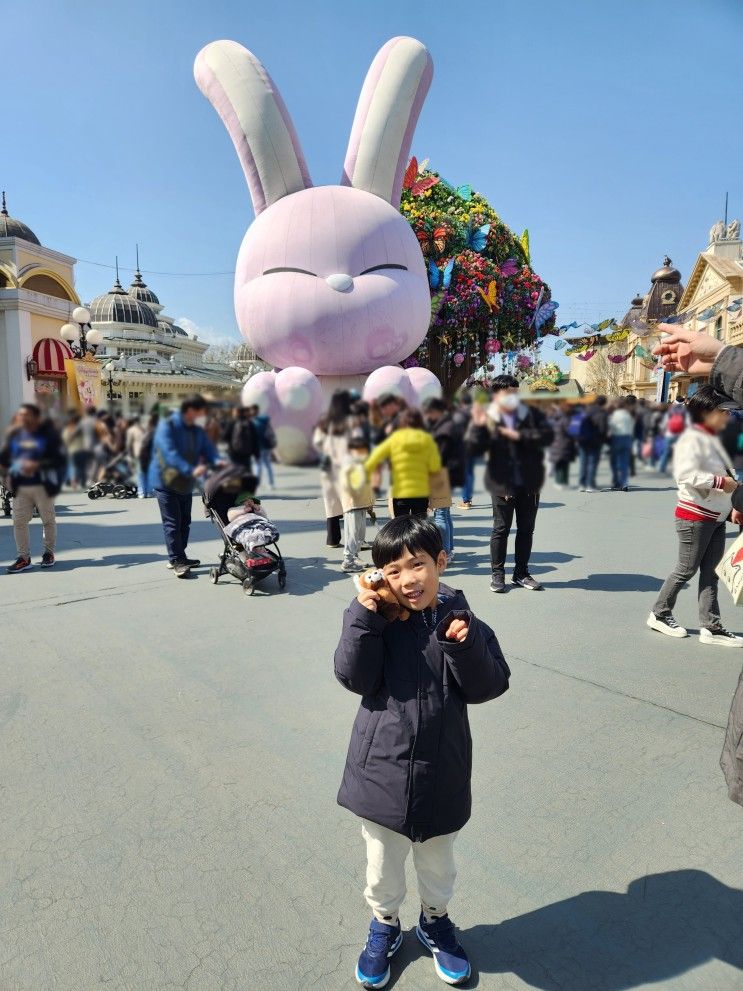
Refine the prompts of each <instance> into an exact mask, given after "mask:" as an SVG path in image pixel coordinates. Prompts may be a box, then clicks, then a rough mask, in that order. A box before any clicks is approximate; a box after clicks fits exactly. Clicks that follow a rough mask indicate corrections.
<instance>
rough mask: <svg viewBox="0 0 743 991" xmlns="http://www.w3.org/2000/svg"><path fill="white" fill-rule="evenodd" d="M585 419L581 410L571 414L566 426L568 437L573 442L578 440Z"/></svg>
mask: <svg viewBox="0 0 743 991" xmlns="http://www.w3.org/2000/svg"><path fill="white" fill-rule="evenodd" d="M585 418H586V414H585V413H584V412H583V411H582V410H579V411H578V412H577V413H573V415H572V416H571V417H570V421H569V422H568V426H567V435H568V437H572V438H573V440H578V439H579V438H580V436H581V433H582V431H583V421H584V420H585Z"/></svg>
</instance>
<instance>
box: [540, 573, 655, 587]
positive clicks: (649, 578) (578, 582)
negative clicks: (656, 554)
mask: <svg viewBox="0 0 743 991" xmlns="http://www.w3.org/2000/svg"><path fill="white" fill-rule="evenodd" d="M535 570H536V569H535ZM662 584H663V579H662V578H656V577H654V576H653V575H632V574H593V575H587V576H586V577H585V578H574V579H573V580H572V581H569V582H543V585H544V587H545V588H582V589H585V591H586V592H657V591H659V590H660V587H661V585H662Z"/></svg>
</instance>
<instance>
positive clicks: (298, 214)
mask: <svg viewBox="0 0 743 991" xmlns="http://www.w3.org/2000/svg"><path fill="white" fill-rule="evenodd" d="M194 75H195V77H196V82H197V84H198V86H199V88H200V89H201V91H202V92H203V93H204V95H205V96H206V97H207V98H208V99H209V100H210V101H211V103H212V104H213V106H214V108H215V109H216V111H217V113H218V114H219V115H220V117H221V118H222V120H223V121H224V124H225V126H226V127H227V130H228V132H229V134H230V137H231V138H232V141H233V143H234V145H235V148H236V150H237V154H238V157H239V159H240V162H241V164H242V167H243V171H244V172H245V177H246V179H247V182H248V187H249V189H250V195H251V198H252V200H253V207H254V209H255V214H256V219H255V221H254V222H253V224H252V225H251V226H250V227H249V228H248V231H247V233H246V235H245V238H244V239H243V243H242V246H241V248H240V253H239V255H238V259H237V268H236V272H235V311H236V314H237V322H238V325H239V327H240V330H241V332H242V334H243V336H244V337H245V339H246V340H247V341H248V342H249V344H250V345H251V347H253V349H254V350H255V351H256V352H257V354H258V355H260V357H261V358H263V359H264V360H265V361H267V362H269V363H270V364H272V365H274V366H276V367H277V368H279V369H283V371H281V372H279V373H278V374H277V375H273V373H269V375H268V377H266V376H261V377H260V378H258V376H256V378H258V381H256V382H254V383H253V380H249V381H248V383H247V384H246V386H245V389H244V392H243V401H244V402H246V403H248V402H258V405H261V406H263V407H264V408H268V407H270V410H271V413H272V419H273V422H274V425H275V428H276V434H277V438H278V446H279V453H280V455H281V457H282V459H283V460H285V461H288V462H292V463H300V462H302V461H306V460H308V459H309V458H310V457H311V456H312V454H313V452H312V451H311V446H310V441H309V438H310V435H311V432H312V428H313V426H314V423H315V420H316V419H317V418H318V416H319V413H320V412H321V410H322V407H323V405H324V404H325V403H326V402H327V395H328V393H329V392H330V391H332V388H335V387H338V386H339V385H343V384H346V385H355V386H359V385H361V384H363V381H364V378H365V376H366V375H367V374H368V373H369V372H374V371H375V370H376V369H380V368H382V366H390V365H394V364H395V363H396V362H399V361H402V360H403V359H404V358H406V357H407V356H408V355H409V354H411V353H412V352H413V351H414V350H415V349H416V348H417V347H418V345H419V344H420V343H421V341H422V340H423V338H424V337H425V334H426V331H427V330H428V324H429V320H430V313H431V299H430V293H429V289H428V279H427V274H426V269H425V264H424V261H423V255H422V253H421V250H420V247H419V245H418V241H417V239H416V237H415V235H414V234H413V232H412V230H411V229H410V226H409V224H408V223H407V221H406V220H405V219H404V218H403V217H402V216H401V215H400V213H399V209H398V208H399V205H400V195H401V191H402V182H403V174H404V170H405V166H406V163H407V160H408V155H409V153H410V145H411V141H412V138H413V131H414V129H415V124H416V121H417V120H418V115H419V114H420V110H421V107H422V105H423V100H424V99H425V96H426V93H427V92H428V88H429V86H430V84H431V78H432V75H433V65H432V62H431V57H430V55H429V54H428V52H427V50H426V49H425V48H424V46H423V45H422V44H421V43H420V42H419V41H416V40H415V39H414V38H393V39H392V40H391V41H388V42H387V44H386V45H385V46H384V47H383V48H382V49H381V50H380V51H379V53H378V54H377V56H376V58H375V59H374V61H373V63H372V65H371V68H370V69H369V72H368V74H367V77H366V80H365V82H364V86H363V89H362V91H361V96H360V98H359V103H358V106H357V108H356V116H355V119H354V122H353V127H352V130H351V138H350V142H349V145H348V151H347V153H346V161H345V165H344V169H343V175H342V178H341V185H338V186H313V185H312V180H311V179H310V175H309V172H308V170H307V165H306V163H305V160H304V156H303V154H302V150H301V148H300V145H299V140H298V138H297V135H296V133H295V131H294V127H293V125H292V122H291V119H290V117H289V113H288V111H287V109H286V106H285V105H284V101H283V100H282V98H281V95H280V94H279V91H278V90H277V89H276V86H275V85H274V83H273V81H272V79H271V77H270V76H269V75H268V73H267V72H266V70H265V68H264V67H263V65H261V63H260V62H259V61H258V59H257V58H256V57H255V56H254V55H253V54H252V53H251V52H249V51H247V50H246V49H245V48H243V47H242V46H241V45H238V44H237V43H236V42H234V41H215V42H213V43H212V44H210V45H207V46H206V48H204V49H202V51H201V52H199V54H198V56H197V57H196V63H195V66H194ZM400 371H401V372H402V370H400ZM310 373H311V374H310ZM402 374H403V375H405V374H406V373H405V372H402ZM272 375H273V377H271V376H272ZM282 377H283V383H284V388H283V390H282ZM313 379H314V381H315V383H316V385H311V384H310V383H311V381H312V380H313ZM294 382H298V383H301V384H300V385H299V386H297V387H296V388H294V387H292V388H288V385H289V384H290V383H294ZM251 383H253V384H251ZM427 388H428V389H429V390H430V382H427ZM411 389H412V395H413V396H416V395H417V390H416V389H415V388H413V386H412V384H411ZM371 391H373V390H370V389H369V388H368V387H367V388H366V389H365V395H367V396H368V395H370V392H371ZM303 404H304V405H303Z"/></svg>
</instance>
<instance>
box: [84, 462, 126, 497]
mask: <svg viewBox="0 0 743 991" xmlns="http://www.w3.org/2000/svg"><path fill="white" fill-rule="evenodd" d="M107 495H112V496H113V497H114V499H136V498H137V485H136V483H135V482H134V479H133V476H132V470H131V466H130V464H129V459H128V458H127V456H126V455H125V454H117V455H116V457H115V458H113V459H112V460H111V461H109V463H108V464H107V465H106V467H105V468H104V469H103V478H102V479H101V480H100V482H96V483H95V484H94V485H91V486H90V488H89V489H88V499H100V498H101V496H107Z"/></svg>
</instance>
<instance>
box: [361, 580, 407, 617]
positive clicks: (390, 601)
mask: <svg viewBox="0 0 743 991" xmlns="http://www.w3.org/2000/svg"><path fill="white" fill-rule="evenodd" d="M358 582H359V587H360V588H370V589H372V590H373V591H374V592H376V593H377V595H378V596H379V598H380V599H381V600H382V601H381V602H380V603H379V611H380V613H381V614H382V615H383V616H384V618H385V619H386V620H389V622H390V623H391V622H392V621H393V620H395V619H402V620H406V619H408V617H409V616H410V613H409V611H408V610H407V609H405V608H404V607H403V606H401V605H400V603H399V602H398V601H397V599H396V598H395V594H394V592H393V591H392V589H391V588H390V587H389V585H388V584H387V581H386V579H385V577H384V574H383V573H382V570H381V568H372V569H371V570H370V571H365V572H364V574H363V575H359V578H358Z"/></svg>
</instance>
